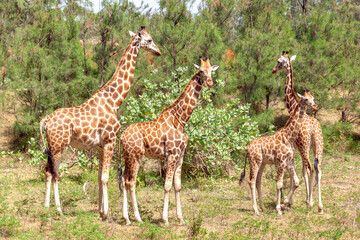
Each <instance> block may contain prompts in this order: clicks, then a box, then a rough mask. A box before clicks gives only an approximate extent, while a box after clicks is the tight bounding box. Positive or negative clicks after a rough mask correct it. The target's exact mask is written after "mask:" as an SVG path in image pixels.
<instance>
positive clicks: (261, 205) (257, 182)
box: [256, 163, 265, 209]
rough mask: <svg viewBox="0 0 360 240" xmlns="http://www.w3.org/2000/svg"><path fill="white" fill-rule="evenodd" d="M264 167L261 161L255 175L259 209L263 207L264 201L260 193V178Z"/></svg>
mask: <svg viewBox="0 0 360 240" xmlns="http://www.w3.org/2000/svg"><path fill="white" fill-rule="evenodd" d="M264 168H265V164H264V163H262V164H261V166H260V168H259V172H258V174H257V177H256V190H257V192H258V196H259V204H260V209H263V207H264V203H263V201H262V194H261V178H262V174H263V172H264Z"/></svg>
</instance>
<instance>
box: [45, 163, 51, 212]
mask: <svg viewBox="0 0 360 240" xmlns="http://www.w3.org/2000/svg"><path fill="white" fill-rule="evenodd" d="M44 173H45V207H49V206H50V192H51V182H52V175H51V173H50V172H49V163H47V164H46V168H45V170H44Z"/></svg>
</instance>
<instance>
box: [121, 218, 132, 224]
mask: <svg viewBox="0 0 360 240" xmlns="http://www.w3.org/2000/svg"><path fill="white" fill-rule="evenodd" d="M123 219H124V221H125V225H126V226H130V225H131V222H130V220H129V219H127V218H123Z"/></svg>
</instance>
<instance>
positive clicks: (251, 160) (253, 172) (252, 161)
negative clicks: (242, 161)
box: [249, 156, 260, 215]
mask: <svg viewBox="0 0 360 240" xmlns="http://www.w3.org/2000/svg"><path fill="white" fill-rule="evenodd" d="M249 163H250V177H249V185H250V190H251V196H252V200H253V208H254V211H255V214H256V215H260V213H259V210H258V207H257V203H256V192H255V184H256V179H257V174H258V171H259V166H258V165H257V163H256V159H255V158H254V157H251V156H249Z"/></svg>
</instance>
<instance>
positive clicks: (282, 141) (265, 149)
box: [239, 90, 316, 215]
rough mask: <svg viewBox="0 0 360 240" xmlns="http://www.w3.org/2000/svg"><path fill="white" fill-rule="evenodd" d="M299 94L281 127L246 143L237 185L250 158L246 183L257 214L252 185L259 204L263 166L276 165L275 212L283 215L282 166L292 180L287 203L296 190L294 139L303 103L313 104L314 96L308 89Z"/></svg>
mask: <svg viewBox="0 0 360 240" xmlns="http://www.w3.org/2000/svg"><path fill="white" fill-rule="evenodd" d="M299 97H300V98H301V101H299V102H298V103H297V104H296V106H295V109H294V112H293V113H292V114H291V115H290V117H289V119H288V121H287V123H286V124H285V126H284V127H283V128H281V129H279V130H278V131H277V132H276V133H275V134H273V135H271V136H264V137H259V138H256V139H254V140H252V141H251V142H250V143H249V145H248V146H247V149H246V158H245V166H244V171H243V172H242V173H241V177H240V181H239V184H241V183H242V181H243V180H244V178H245V169H246V160H247V159H249V163H250V179H249V185H250V189H251V194H252V199H253V208H254V210H255V214H256V215H259V211H258V208H257V203H256V194H255V184H256V189H257V192H258V195H259V202H260V206H263V202H262V197H261V175H262V173H263V170H264V167H265V165H267V164H272V165H274V164H275V165H276V167H277V184H276V188H277V202H276V211H277V213H278V214H279V215H281V214H282V212H281V205H280V199H281V190H282V187H283V177H284V171H285V168H287V170H288V172H289V174H290V178H291V182H293V184H292V185H291V189H290V191H289V194H288V196H287V197H285V200H284V204H285V205H288V204H290V201H289V199H291V197H292V195H293V193H294V191H295V189H296V188H297V187H298V186H299V178H298V177H297V175H296V172H295V168H294V157H295V140H296V138H297V137H298V134H299V132H300V127H301V122H302V121H303V118H304V114H305V110H306V106H312V107H314V108H315V107H316V105H315V103H314V98H313V96H312V95H311V93H310V91H308V90H306V91H305V94H304V96H301V95H300V94H299Z"/></svg>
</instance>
